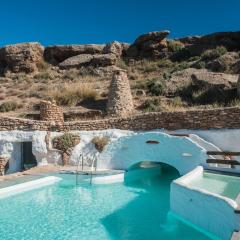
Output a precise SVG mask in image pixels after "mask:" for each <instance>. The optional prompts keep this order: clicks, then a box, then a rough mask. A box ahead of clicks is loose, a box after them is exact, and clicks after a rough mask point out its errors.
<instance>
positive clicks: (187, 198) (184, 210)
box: [170, 167, 240, 240]
mask: <svg viewBox="0 0 240 240" xmlns="http://www.w3.org/2000/svg"><path fill="white" fill-rule="evenodd" d="M202 174H203V168H202V167H197V168H196V169H194V170H193V171H192V172H190V173H188V174H187V175H185V176H183V177H181V178H179V179H177V180H175V181H174V182H173V183H172V184H171V193H170V205H171V210H172V211H173V212H174V213H176V214H177V215H180V216H181V217H183V218H184V219H186V220H187V221H190V222H192V223H193V224H195V225H197V226H199V227H201V228H203V229H205V230H206V231H209V232H210V233H213V234H215V235H216V236H218V237H219V238H221V239H226V240H227V239H230V238H231V235H232V233H233V231H234V230H240V216H239V214H235V212H234V210H235V209H236V208H237V203H236V202H235V201H233V200H232V199H229V198H226V197H223V196H220V195H217V194H213V193H210V192H208V191H205V190H203V189H196V188H193V187H189V186H188V182H190V181H191V180H192V179H194V178H195V177H198V176H199V175H202Z"/></svg>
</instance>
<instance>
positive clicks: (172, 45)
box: [168, 40, 184, 52]
mask: <svg viewBox="0 0 240 240" xmlns="http://www.w3.org/2000/svg"><path fill="white" fill-rule="evenodd" d="M183 48H184V44H182V43H181V42H179V41H176V40H170V41H169V42H168V49H169V50H170V51H172V52H178V51H181V50H182V49H183Z"/></svg>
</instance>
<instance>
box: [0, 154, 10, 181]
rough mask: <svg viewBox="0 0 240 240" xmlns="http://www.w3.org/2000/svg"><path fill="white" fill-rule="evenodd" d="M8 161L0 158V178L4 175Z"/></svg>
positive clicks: (5, 158)
mask: <svg viewBox="0 0 240 240" xmlns="http://www.w3.org/2000/svg"><path fill="white" fill-rule="evenodd" d="M8 161H9V158H7V157H3V156H0V176H3V175H4V174H5V171H6V166H7V164H8Z"/></svg>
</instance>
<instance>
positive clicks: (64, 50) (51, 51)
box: [44, 44, 105, 65]
mask: <svg viewBox="0 0 240 240" xmlns="http://www.w3.org/2000/svg"><path fill="white" fill-rule="evenodd" d="M104 46H105V45H101V44H85V45H55V46H49V47H46V48H45V51H44V58H45V60H46V61H47V62H49V63H51V64H54V65H57V64H59V63H61V62H63V61H64V60H66V59H67V58H70V57H73V56H77V55H80V54H101V53H102V51H103V48H104Z"/></svg>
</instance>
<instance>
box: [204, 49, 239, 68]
mask: <svg viewBox="0 0 240 240" xmlns="http://www.w3.org/2000/svg"><path fill="white" fill-rule="evenodd" d="M238 60H239V54H238V53H237V52H227V53H225V54H224V55H222V56H220V57H218V58H217V59H214V60H210V61H209V62H208V63H207V65H206V67H207V68H208V69H210V70H212V71H214V72H231V73H236V72H235V69H234V67H235V65H236V63H237V61H238Z"/></svg>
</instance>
